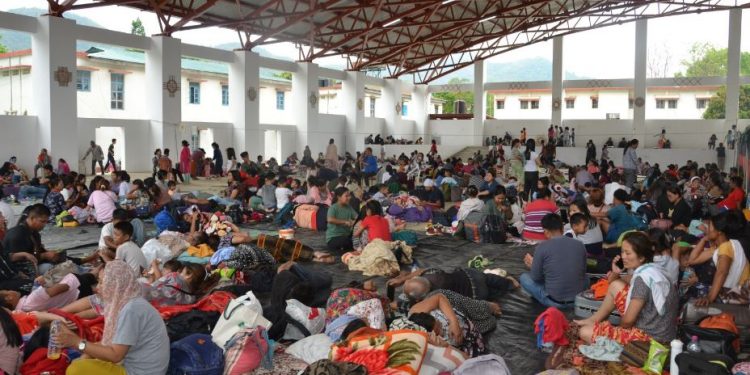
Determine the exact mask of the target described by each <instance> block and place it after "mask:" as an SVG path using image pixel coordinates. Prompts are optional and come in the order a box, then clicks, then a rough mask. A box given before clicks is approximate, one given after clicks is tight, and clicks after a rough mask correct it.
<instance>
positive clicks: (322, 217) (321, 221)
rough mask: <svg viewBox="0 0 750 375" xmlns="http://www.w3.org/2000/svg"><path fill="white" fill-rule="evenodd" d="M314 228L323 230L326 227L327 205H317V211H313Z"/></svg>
mask: <svg viewBox="0 0 750 375" xmlns="http://www.w3.org/2000/svg"><path fill="white" fill-rule="evenodd" d="M315 229H316V230H317V231H318V232H325V231H326V229H328V206H326V205H324V204H319V205H318V211H317V212H316V213H315Z"/></svg>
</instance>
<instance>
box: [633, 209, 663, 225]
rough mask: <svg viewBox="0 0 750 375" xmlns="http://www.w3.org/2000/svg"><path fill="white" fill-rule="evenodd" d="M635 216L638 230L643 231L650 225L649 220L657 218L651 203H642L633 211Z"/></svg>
mask: <svg viewBox="0 0 750 375" xmlns="http://www.w3.org/2000/svg"><path fill="white" fill-rule="evenodd" d="M635 216H636V220H635V221H637V224H638V225H637V226H638V230H645V229H646V228H648V226H649V224H651V220H655V219H658V218H659V216H658V215H657V214H656V210H655V209H654V206H652V205H651V203H644V204H642V205H640V206H638V208H637V209H636V210H635Z"/></svg>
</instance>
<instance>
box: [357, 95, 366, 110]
mask: <svg viewBox="0 0 750 375" xmlns="http://www.w3.org/2000/svg"><path fill="white" fill-rule="evenodd" d="M363 108H365V101H364V100H362V98H359V99H357V109H358V110H360V111H361V110H362V109H363Z"/></svg>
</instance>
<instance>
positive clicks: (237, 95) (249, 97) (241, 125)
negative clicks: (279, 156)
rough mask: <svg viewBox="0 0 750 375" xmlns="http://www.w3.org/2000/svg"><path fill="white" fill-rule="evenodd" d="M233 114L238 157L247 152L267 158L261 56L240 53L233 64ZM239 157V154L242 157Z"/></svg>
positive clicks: (230, 107) (231, 70)
mask: <svg viewBox="0 0 750 375" xmlns="http://www.w3.org/2000/svg"><path fill="white" fill-rule="evenodd" d="M229 111H230V112H231V113H232V123H233V124H234V129H233V134H234V147H235V149H236V150H237V152H238V154H239V153H241V152H243V151H247V152H248V153H249V154H250V158H251V159H252V160H255V156H257V155H263V154H264V151H265V150H264V149H263V143H264V139H263V134H262V133H261V131H260V55H258V54H257V53H255V52H250V51H236V52H235V58H234V62H233V63H232V64H229ZM238 156H239V155H238Z"/></svg>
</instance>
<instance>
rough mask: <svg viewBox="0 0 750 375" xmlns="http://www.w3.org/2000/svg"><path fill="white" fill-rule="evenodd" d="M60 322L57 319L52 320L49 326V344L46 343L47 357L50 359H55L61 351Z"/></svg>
mask: <svg viewBox="0 0 750 375" xmlns="http://www.w3.org/2000/svg"><path fill="white" fill-rule="evenodd" d="M61 324H62V323H61V322H60V321H59V320H55V321H53V322H52V324H51V325H50V328H49V345H47V358H49V359H51V360H57V359H59V358H60V354H61V353H62V345H60V338H59V336H60V325H61Z"/></svg>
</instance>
